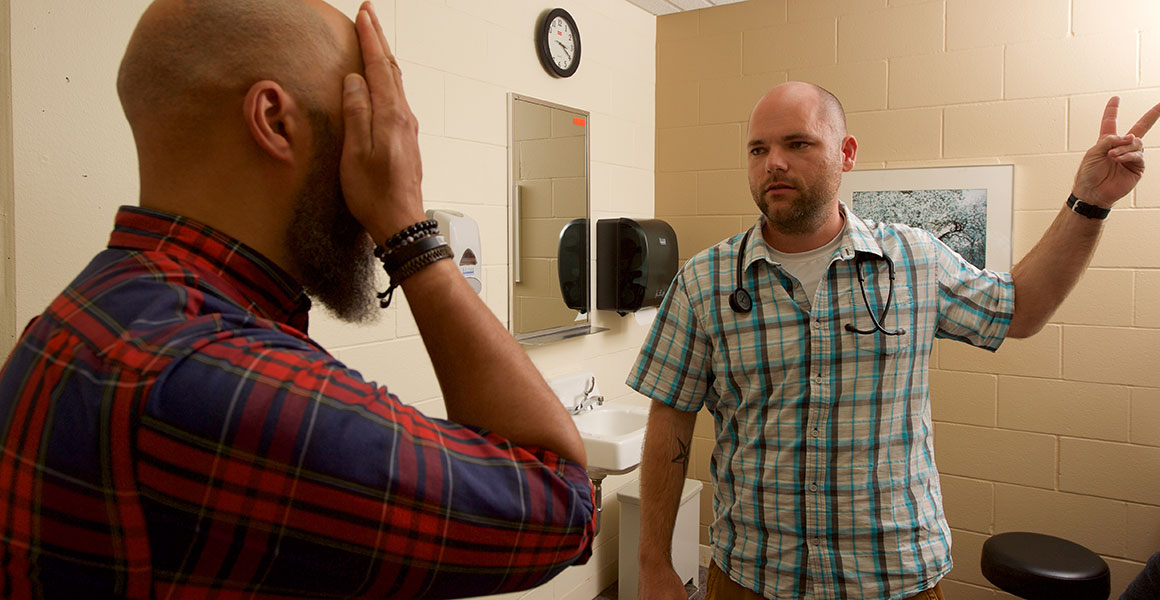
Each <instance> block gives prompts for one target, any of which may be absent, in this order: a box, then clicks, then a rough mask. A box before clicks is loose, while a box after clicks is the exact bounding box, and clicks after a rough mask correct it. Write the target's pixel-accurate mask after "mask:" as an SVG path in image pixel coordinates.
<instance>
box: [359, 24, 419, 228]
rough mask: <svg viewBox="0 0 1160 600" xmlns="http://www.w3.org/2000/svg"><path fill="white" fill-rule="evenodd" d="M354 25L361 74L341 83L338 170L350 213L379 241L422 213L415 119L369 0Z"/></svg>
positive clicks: (393, 59) (417, 124)
mask: <svg viewBox="0 0 1160 600" xmlns="http://www.w3.org/2000/svg"><path fill="white" fill-rule="evenodd" d="M355 29H356V30H357V31H358V37H359V46H360V47H361V49H362V58H363V65H364V67H365V71H366V78H365V79H364V78H363V77H362V76H361V75H358V74H357V73H351V74H349V75H347V76H346V79H345V81H344V82H343V83H344V86H343V87H344V91H343V97H342V106H343V118H344V120H345V122H346V138H345V140H344V142H343V147H342V162H341V165H340V167H339V170H340V174H341V178H342V191H343V195H344V196H345V198H346V204H347V207H348V208H349V209H350V212H351V214H353V215H354V216H355V218H356V219H358V221H359V223H361V224H362V226H363V227H364V228H365V229H366V230H367V232H368V233H370V234H371V237H372V238H373V239H374V241H375V243H377V244H382V243H383V242H385V241H386V240H387V239H388V238H390V237H391V236H392V235H394V234H395V233H396V232H398V231H400V230H402V229H403V228H405V227H407V226H408V225H411V224H412V223H417V222H419V221H422V220H423V219H424V218H425V215H424V212H423V194H422V190H421V186H420V184H421V183H422V181H423V166H422V162H421V160H420V157H419V122H418V120H417V119H415V115H414V114H413V113H412V112H411V107H410V106H409V105H408V104H407V97H406V95H405V94H404V93H403V76H402V72H401V71H400V69H399V64H398V62H396V61H395V57H394V55H393V54H391V48H390V46H389V45H388V44H387V37H386V36H385V35H384V34H383V29H382V26H381V25H380V24H379V19H378V16H377V15H375V10H374V6H373V5H372V4H371V3H370V2H364V3H363V4H362V6H361V7H360V8H359V12H358V17H357V18H356V19H355Z"/></svg>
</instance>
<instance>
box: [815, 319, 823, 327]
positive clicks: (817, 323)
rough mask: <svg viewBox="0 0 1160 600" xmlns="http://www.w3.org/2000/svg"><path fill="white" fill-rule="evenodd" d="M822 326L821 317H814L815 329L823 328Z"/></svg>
mask: <svg viewBox="0 0 1160 600" xmlns="http://www.w3.org/2000/svg"><path fill="white" fill-rule="evenodd" d="M821 328H822V320H821V319H814V329H821Z"/></svg>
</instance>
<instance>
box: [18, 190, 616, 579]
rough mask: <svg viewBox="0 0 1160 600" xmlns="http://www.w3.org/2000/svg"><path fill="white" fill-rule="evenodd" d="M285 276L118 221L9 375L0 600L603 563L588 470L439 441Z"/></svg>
mask: <svg viewBox="0 0 1160 600" xmlns="http://www.w3.org/2000/svg"><path fill="white" fill-rule="evenodd" d="M309 306H310V303H309V300H308V299H307V298H306V296H305V295H304V293H303V292H302V290H301V288H300V287H299V286H297V285H296V284H295V283H294V282H293V281H292V280H291V279H290V278H289V277H288V276H287V275H286V274H285V273H284V272H282V271H280V270H279V269H278V268H277V267H276V266H275V265H273V264H272V263H270V262H269V261H268V260H266V259H265V258H263V257H261V256H259V255H258V254H256V253H255V252H254V251H252V250H251V249H249V248H247V247H246V246H244V245H242V244H241V243H239V242H237V241H235V240H232V239H230V238H228V237H226V236H224V235H222V234H221V233H219V232H216V231H213V230H212V229H210V228H208V227H205V226H203V225H200V224H197V223H194V222H191V221H188V220H185V219H182V218H180V217H174V216H171V215H166V214H162V213H157V212H153V211H148V210H143V209H139V208H131V207H124V208H122V209H121V210H120V212H119V213H118V215H117V219H116V228H115V230H114V232H113V234H112V237H111V241H110V244H109V249H107V250H105V251H103V252H102V253H100V254H98V255H97V256H96V258H95V259H94V260H93V261H92V263H91V264H90V265H89V266H88V267H87V268H86V269H85V270H84V271H83V272H82V273H81V275H80V276H79V277H78V278H77V279H76V280H75V281H74V282H73V283H72V284H71V285H69V287H68V288H67V289H66V290H65V291H64V292H63V293H62V294H61V295H60V296H59V297H57V298H56V300H55V301H54V302H53V303H52V304H51V306H50V307H49V308H48V310H47V311H46V312H45V313H44V314H43V315H41V316H40V317H38V318H37V319H35V320H34V321H33V322H32V323H31V324H30V325H29V327H28V328H27V329H26V331H25V333H24V335H23V336H22V338H21V340H20V341H19V343H18V345H17V347H16V349H15V350H14V351H13V354H12V355H11V356H10V358H9V360H8V362H7V363H6V365H5V366H4V369H3V371H0V443H2V444H3V452H2V454H0V541H2V545H0V596H3V597H14V598H42V597H43V598H103V597H127V598H191V597H198V598H201V597H214V598H241V597H245V598H281V597H310V598H340V597H341V598H349V597H375V598H382V597H394V598H419V597H430V598H442V597H453V596H464V595H472V596H474V595H481V594H491V593H496V592H503V591H511V590H516V589H521V588H527V587H531V586H535V585H537V584H539V583H542V582H544V581H546V580H548V579H549V578H551V577H552V576H553V575H555V574H556V573H558V572H559V571H560V570H562V569H563V568H564V567H566V566H568V565H571V564H573V563H577V562H584V561H586V560H587V559H588V557H589V556H590V554H591V542H592V536H593V530H594V523H593V520H592V515H593V491H592V487H591V485H590V483H589V480H588V477H587V473H586V471H585V469H584V467H583V466H581V465H578V464H575V463H571V462H568V461H566V460H564V459H562V458H560V457H559V456H557V455H555V454H553V453H551V452H547V451H545V450H542V449H536V448H524V447H519V446H516V445H514V444H512V443H510V442H508V441H507V440H505V439H502V438H500V437H499V436H496V435H493V434H489V433H487V432H481V431H474V430H472V429H469V428H466V427H462V426H459V425H456V424H454V423H451V422H448V421H440V420H436V419H430V418H427V417H425V416H424V415H422V414H420V413H419V412H417V411H416V410H414V409H413V408H411V407H409V406H406V405H404V404H402V403H400V402H399V400H398V399H397V398H396V397H394V396H393V395H391V394H389V393H388V392H387V390H386V389H385V388H383V387H377V386H376V385H374V384H372V383H368V382H366V381H364V380H363V379H362V378H361V377H360V376H359V374H358V373H357V372H355V371H352V370H350V369H348V368H347V367H345V366H344V365H343V364H341V363H339V362H338V361H337V360H336V359H334V358H333V357H331V356H330V355H329V354H327V353H326V351H325V350H323V349H322V348H321V347H319V346H318V345H317V344H315V343H314V342H313V341H311V340H310V338H309V337H307V335H306V334H305V331H306V325H307V310H308V309H309Z"/></svg>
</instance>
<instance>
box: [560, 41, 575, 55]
mask: <svg viewBox="0 0 1160 600" xmlns="http://www.w3.org/2000/svg"><path fill="white" fill-rule="evenodd" d="M556 43H557V44H560V47H561V48H563V49H564V54H567V55H568V58H572V53H571V52H569V51H568V47H567V46H565V45H564V42H561V41H560V40H556Z"/></svg>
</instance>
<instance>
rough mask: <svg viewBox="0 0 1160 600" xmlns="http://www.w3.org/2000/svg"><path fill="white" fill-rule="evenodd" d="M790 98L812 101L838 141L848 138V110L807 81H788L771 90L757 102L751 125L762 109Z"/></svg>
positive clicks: (827, 91)
mask: <svg viewBox="0 0 1160 600" xmlns="http://www.w3.org/2000/svg"><path fill="white" fill-rule="evenodd" d="M789 98H793V99H795V100H798V101H800V100H801V99H804V98H810V99H812V100H813V106H814V108H815V110H816V111H817V116H818V118H820V119H821V120H822V121H823V122H824V123H826V124H827V125H828V126H829V127H830V128H831V129H832V130H833V132H834V134H835V135H837V136H838V139H841V138H843V137H845V136H846V109H844V108H843V107H842V103H841V101H839V100H838V97H837V96H835V95H834V94H832V93H830V91H829V90H827V89H826V88H824V87H822V86H820V85H816V84H813V83H808V82H805V81H787V82H785V83H783V84H781V85H777V86H774V87H773V88H771V89H770V90H769V91H768V92H766V93H765V95H764V96H762V97H761V100H758V101H757V105H756V106H755V107H754V109H753V114H752V115H751V116H750V125H752V122H753V117H754V116H756V115H757V114H758V111H759V110H760V109H762V108H764V107H766V106H768V105H769V104H770V103H773V102H782V101H785V100H786V99H789Z"/></svg>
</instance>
